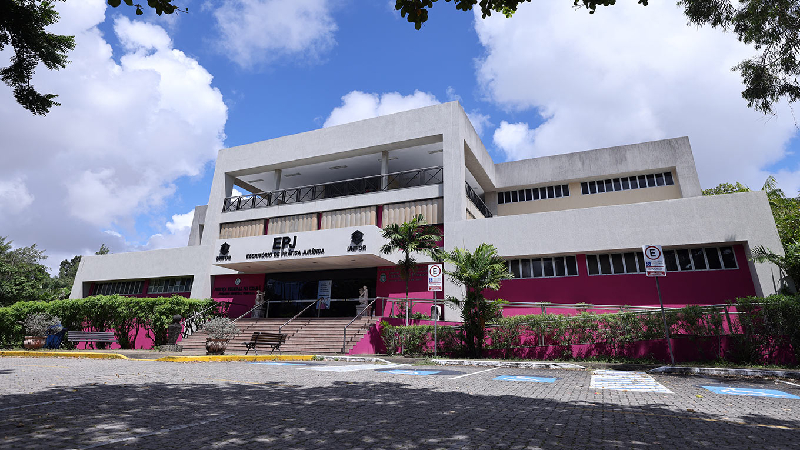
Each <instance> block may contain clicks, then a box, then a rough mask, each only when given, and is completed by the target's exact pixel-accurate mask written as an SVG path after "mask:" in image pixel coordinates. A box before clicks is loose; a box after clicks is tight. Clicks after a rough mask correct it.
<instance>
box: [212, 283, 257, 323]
mask: <svg viewBox="0 0 800 450" xmlns="http://www.w3.org/2000/svg"><path fill="white" fill-rule="evenodd" d="M236 280H239V283H238V284H237V282H236ZM259 290H262V291H263V290H264V274H238V275H217V276H215V277H214V283H213V286H212V288H211V298H213V299H215V300H217V301H220V300H221V299H233V300H226V301H231V306H230V309H229V310H228V317H232V318H235V317H239V316H240V315H242V314H244V313H245V312H247V310H249V309H250V308H252V307H253V305H255V304H256V291H259Z"/></svg>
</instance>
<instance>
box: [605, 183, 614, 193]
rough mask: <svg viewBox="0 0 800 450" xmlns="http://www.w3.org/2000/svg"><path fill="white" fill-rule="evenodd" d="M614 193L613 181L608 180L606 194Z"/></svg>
mask: <svg viewBox="0 0 800 450" xmlns="http://www.w3.org/2000/svg"><path fill="white" fill-rule="evenodd" d="M613 191H614V184H613V183H612V182H611V180H606V192H613Z"/></svg>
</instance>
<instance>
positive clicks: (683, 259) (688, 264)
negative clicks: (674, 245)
mask: <svg viewBox="0 0 800 450" xmlns="http://www.w3.org/2000/svg"><path fill="white" fill-rule="evenodd" d="M677 253H678V266H679V267H680V268H681V270H692V261H691V259H690V258H689V250H687V249H685V248H682V249H680V250H678V251H677Z"/></svg>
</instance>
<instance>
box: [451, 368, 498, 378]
mask: <svg viewBox="0 0 800 450" xmlns="http://www.w3.org/2000/svg"><path fill="white" fill-rule="evenodd" d="M497 369H499V367H492V368H491V369H486V370H479V371H477V372H472V373H465V374H464V375H459V376H457V377H453V378H450V379H451V380H456V379H458V378H464V377H468V376H470V375H477V374H479V373H484V372H489V371H492V370H497Z"/></svg>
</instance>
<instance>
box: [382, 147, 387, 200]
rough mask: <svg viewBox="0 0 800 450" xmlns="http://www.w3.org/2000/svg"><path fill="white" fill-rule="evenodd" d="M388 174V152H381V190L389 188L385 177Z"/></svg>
mask: <svg viewBox="0 0 800 450" xmlns="http://www.w3.org/2000/svg"><path fill="white" fill-rule="evenodd" d="M388 173H389V151H388V150H386V151H383V152H381V175H383V177H381V189H382V190H386V187H387V186H389V177H387V176H386V175H387V174H388Z"/></svg>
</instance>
